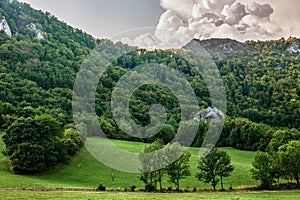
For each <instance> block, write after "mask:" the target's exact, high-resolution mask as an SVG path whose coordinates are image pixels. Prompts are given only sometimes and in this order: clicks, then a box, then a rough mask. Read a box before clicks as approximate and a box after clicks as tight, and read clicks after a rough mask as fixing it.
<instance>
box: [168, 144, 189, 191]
mask: <svg viewBox="0 0 300 200" xmlns="http://www.w3.org/2000/svg"><path fill="white" fill-rule="evenodd" d="M185 150H186V149H185V148H184V147H182V146H181V145H180V144H179V143H173V144H168V145H167V146H166V150H165V154H166V161H167V162H168V163H171V160H173V159H174V157H179V155H181V156H180V157H179V159H177V160H176V161H175V162H173V163H172V164H170V165H169V166H167V167H166V173H167V174H168V176H169V181H170V182H171V183H174V185H175V188H176V191H179V189H180V180H181V179H184V178H185V177H187V176H190V175H191V171H190V158H191V153H190V152H188V151H185Z"/></svg>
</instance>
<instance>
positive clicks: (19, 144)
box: [3, 115, 66, 173]
mask: <svg viewBox="0 0 300 200" xmlns="http://www.w3.org/2000/svg"><path fill="white" fill-rule="evenodd" d="M62 136H63V135H62V131H61V128H60V126H59V123H58V122H57V121H56V120H55V119H53V118H52V117H51V116H49V115H40V116H35V117H29V118H23V117H21V118H19V119H18V120H16V121H15V122H14V123H13V124H12V125H11V126H10V127H9V128H8V129H7V130H6V134H5V135H4V136H3V141H4V143H5V145H6V149H5V150H4V154H5V155H6V156H8V158H9V160H10V165H11V166H10V168H11V170H12V171H13V172H16V173H35V172H39V171H43V170H45V169H47V168H49V167H51V166H55V165H57V164H58V163H61V162H65V159H66V148H65V145H64V143H63V142H62V141H61V139H62ZM29 152H30V153H29ZM28 155H29V156H28ZM26 156H28V157H27V161H26V162H25V160H26ZM36 162H41V163H36Z"/></svg>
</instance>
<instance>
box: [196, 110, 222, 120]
mask: <svg viewBox="0 0 300 200" xmlns="http://www.w3.org/2000/svg"><path fill="white" fill-rule="evenodd" d="M224 117H225V116H224V114H223V113H222V112H221V111H220V110H219V109H217V108H211V107H208V108H207V109H206V110H204V111H200V112H198V113H197V114H196V115H195V117H194V120H196V121H198V122H204V123H208V122H210V121H221V120H223V119H224Z"/></svg>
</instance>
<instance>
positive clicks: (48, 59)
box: [0, 0, 300, 150]
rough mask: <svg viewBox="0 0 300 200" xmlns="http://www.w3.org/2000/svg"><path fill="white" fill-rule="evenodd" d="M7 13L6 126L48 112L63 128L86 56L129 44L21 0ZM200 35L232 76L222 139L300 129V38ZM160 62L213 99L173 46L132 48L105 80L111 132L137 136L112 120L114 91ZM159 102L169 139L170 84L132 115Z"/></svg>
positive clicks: (1, 59)
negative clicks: (128, 76) (137, 70)
mask: <svg viewBox="0 0 300 200" xmlns="http://www.w3.org/2000/svg"><path fill="white" fill-rule="evenodd" d="M0 20H2V21H4V20H5V21H6V22H7V24H8V26H9V29H10V32H11V34H8V32H9V31H8V29H7V27H6V29H5V28H2V31H0V128H1V130H2V131H5V130H6V129H7V128H9V127H10V126H11V125H12V124H13V122H14V121H16V120H17V119H19V118H21V117H23V119H25V118H30V117H34V116H36V115H37V116H39V115H43V114H48V115H49V116H51V117H53V118H54V119H55V120H57V121H58V123H59V126H60V127H64V126H65V125H68V124H71V123H72V122H73V118H72V92H73V91H72V89H73V85H74V81H75V77H76V73H77V72H78V70H79V68H80V66H81V64H82V62H83V61H84V59H85V58H86V56H87V55H88V54H89V53H90V52H91V51H92V49H94V48H95V47H96V46H97V45H99V44H100V45H101V46H102V47H107V49H109V47H112V46H113V45H122V44H120V43H118V44H114V43H112V42H111V41H109V40H97V39H95V38H93V37H92V36H90V35H88V34H86V33H84V32H82V31H81V30H78V29H74V28H72V27H70V26H68V25H67V24H65V23H63V22H60V21H59V20H58V19H57V18H55V17H54V16H53V15H51V14H50V13H43V12H41V11H36V10H34V9H32V8H30V6H29V5H27V4H24V3H19V2H17V1H9V0H1V1H0ZM3 27H4V26H3ZM193 42H196V44H195V43H194V44H193V46H192V47H195V45H196V46H197V45H200V46H203V47H205V48H206V49H207V50H208V51H209V52H210V53H211V55H212V58H213V60H214V61H215V63H216V64H217V66H218V68H219V70H220V73H221V75H222V78H223V81H224V83H225V87H226V92H227V100H228V112H227V116H228V117H227V119H226V123H225V128H224V131H223V133H222V136H221V138H220V141H219V143H218V145H219V146H232V147H235V148H239V149H246V150H258V149H262V150H265V148H266V146H267V145H268V143H269V141H270V140H271V138H272V135H273V133H275V132H277V131H278V130H281V129H284V130H286V131H290V132H299V128H300V117H299V116H300V78H299V76H300V40H299V39H297V38H289V39H283V38H282V39H280V40H274V41H247V42H246V43H239V42H236V41H233V40H230V39H227V40H218V39H214V40H208V41H204V42H201V41H193ZM187 46H188V45H187ZM104 49H105V48H104ZM103 53H105V51H103ZM106 53H108V52H106ZM153 61H155V62H156V63H161V64H165V65H167V66H169V67H171V68H174V69H176V70H179V71H181V72H182V73H184V74H185V76H186V78H187V80H189V82H191V84H192V86H193V87H194V90H195V93H196V95H197V97H198V100H199V105H200V107H201V108H203V109H206V108H208V107H209V106H211V105H210V100H209V92H208V90H207V87H206V85H205V82H204V81H203V79H202V78H201V76H200V75H199V74H197V73H195V70H193V67H192V66H190V64H189V63H187V62H186V61H185V60H183V59H182V58H180V57H179V56H176V55H175V54H173V53H172V52H171V51H167V50H164V51H162V50H155V51H146V50H136V51H132V52H129V53H128V54H126V57H125V56H123V57H120V58H119V59H118V60H117V61H115V62H114V63H112V65H111V66H110V68H109V69H108V70H107V72H106V76H104V77H103V78H102V79H101V80H100V81H99V86H98V89H97V95H96V112H97V114H98V116H99V123H100V124H101V125H102V127H103V130H104V131H105V133H106V134H107V136H108V137H109V138H115V139H126V140H137V139H136V138H130V137H128V136H127V135H126V134H125V133H123V132H122V131H120V129H118V127H117V126H116V124H115V122H114V120H113V119H112V114H111V110H110V99H111V92H112V88H113V87H114V86H115V84H116V83H117V82H118V80H119V79H120V77H122V75H124V74H125V73H126V72H127V71H128V70H129V69H132V68H134V67H135V66H137V65H139V64H142V63H147V62H149V63H150V62H153ZM157 94H159V95H157ZM153 103H161V104H163V105H164V106H165V107H166V109H167V112H168V120H167V123H166V125H165V127H164V129H163V130H162V131H161V132H160V133H158V135H157V136H156V137H160V138H162V139H163V140H164V142H165V143H166V142H168V141H170V139H172V138H173V136H174V134H175V133H176V131H177V129H178V123H179V114H180V109H179V107H178V106H179V105H178V101H177V100H176V99H175V97H174V95H173V93H172V92H171V91H170V90H166V89H165V88H162V87H159V86H145V87H143V88H141V89H140V90H137V91H136V92H135V93H134V95H133V97H132V99H131V112H132V117H134V118H135V121H136V122H138V123H140V124H143V125H146V124H148V123H149V120H150V119H149V116H148V113H147V111H148V110H149V106H150V105H151V104H153ZM196 112H197V111H196ZM19 120H20V119H19ZM21 121H22V120H21ZM199 123H200V128H199V131H198V134H197V137H196V139H195V141H194V143H193V145H194V146H201V143H202V141H203V136H204V135H205V131H206V129H207V124H206V123H204V122H199ZM69 127H70V125H69ZM11 129H12V128H11V127H10V129H8V130H11ZM153 140H154V138H150V139H147V140H144V142H152V141H153Z"/></svg>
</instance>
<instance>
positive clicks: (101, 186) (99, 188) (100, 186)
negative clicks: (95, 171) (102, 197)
mask: <svg viewBox="0 0 300 200" xmlns="http://www.w3.org/2000/svg"><path fill="white" fill-rule="evenodd" d="M97 190H99V191H105V190H106V187H105V186H104V185H103V184H102V183H101V184H100V185H99V186H98V188H97Z"/></svg>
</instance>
